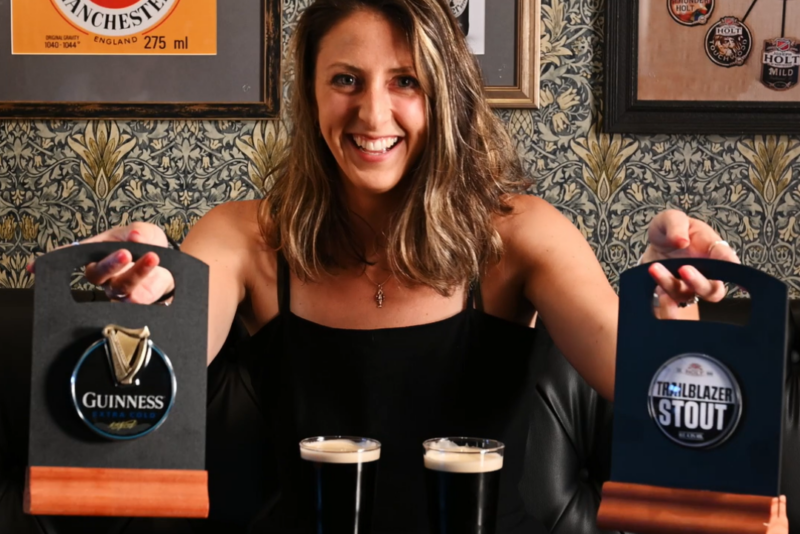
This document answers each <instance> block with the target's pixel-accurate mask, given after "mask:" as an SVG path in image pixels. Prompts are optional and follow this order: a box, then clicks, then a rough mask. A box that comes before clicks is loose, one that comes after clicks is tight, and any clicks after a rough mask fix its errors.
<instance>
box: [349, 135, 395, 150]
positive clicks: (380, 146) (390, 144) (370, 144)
mask: <svg viewBox="0 0 800 534" xmlns="http://www.w3.org/2000/svg"><path fill="white" fill-rule="evenodd" d="M399 139H400V138H399V137H381V138H380V139H375V140H372V139H369V138H367V137H363V136H361V135H354V136H353V141H355V143H356V146H358V148H360V149H361V150H363V151H364V152H373V153H376V154H381V153H386V152H388V151H389V150H390V149H392V148H394V145H396V144H397V142H398V141H399Z"/></svg>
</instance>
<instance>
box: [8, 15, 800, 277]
mask: <svg viewBox="0 0 800 534" xmlns="http://www.w3.org/2000/svg"><path fill="white" fill-rule="evenodd" d="M308 3H309V0H284V4H283V17H284V21H283V23H284V38H286V37H288V35H290V34H291V31H292V29H293V27H294V25H295V24H296V21H297V18H298V15H299V13H300V12H301V11H302V9H303V8H304V7H305V6H306V5H308ZM604 12H605V2H604V1H603V0H543V6H542V18H543V24H542V33H543V35H542V78H541V102H542V106H541V109H539V110H533V111H531V110H508V109H506V110H498V115H499V116H500V117H501V118H502V119H503V120H504V121H505V123H506V124H507V125H508V128H509V130H510V131H511V133H512V134H513V136H514V138H515V140H516V142H517V144H518V147H519V152H520V155H521V157H522V158H523V160H524V162H525V165H526V168H527V170H528V171H529V172H530V173H531V175H533V176H535V177H536V179H537V184H536V186H535V188H534V190H533V191H532V192H533V193H535V194H538V195H541V196H542V197H544V198H545V199H547V200H548V201H549V202H551V203H552V204H554V205H555V206H557V207H558V208H559V209H560V210H561V211H562V212H563V213H564V214H565V215H566V216H567V217H569V218H570V219H571V220H572V221H573V222H574V223H575V224H576V225H577V226H578V228H580V230H581V232H583V234H584V235H585V236H586V238H587V239H588V240H589V242H590V243H591V244H592V246H593V247H594V249H595V251H596V253H597V256H598V258H599V259H600V261H601V262H602V264H603V266H604V268H605V270H606V273H607V275H608V277H609V279H610V280H611V281H612V283H615V282H616V281H617V277H618V275H619V273H620V272H621V271H623V270H625V269H626V268H627V267H629V266H631V265H632V264H634V263H635V262H636V260H637V259H638V257H639V255H640V254H641V252H642V250H643V247H644V239H645V235H644V232H645V229H646V227H647V223H648V222H649V220H650V219H651V218H652V217H653V215H654V214H655V213H657V212H658V211H660V210H662V209H664V208H665V207H677V208H680V209H683V210H685V211H687V212H688V213H690V214H692V215H694V216H696V217H698V218H700V219H702V220H704V221H707V222H709V223H710V224H711V225H712V226H714V227H715V228H716V229H717V230H718V231H719V232H720V233H721V234H722V236H723V237H724V238H726V239H727V240H728V241H729V242H730V243H731V244H732V245H733V246H734V247H735V248H736V249H737V250H738V251H739V253H740V256H741V257H742V259H743V262H744V263H745V264H747V265H750V266H753V267H758V268H760V269H763V270H765V271H767V272H769V273H771V274H773V275H775V276H778V277H780V278H782V279H783V280H785V281H787V282H788V283H789V284H790V285H791V286H792V288H793V289H794V291H795V292H797V291H798V290H800V277H799V276H798V275H799V274H800V258H798V251H799V250H800V248H798V246H797V245H796V238H797V237H798V235H800V223H798V203H800V139H799V138H796V137H785V136H780V137H775V136H767V137H760V136H749V137H722V136H696V135H691V136H689V135H687V136H669V135H657V136H623V135H613V136H609V135H605V134H602V133H600V131H601V128H600V122H601V121H602V106H601V99H602V94H601V87H602V83H603V50H602V49H603V26H604V18H605V16H604ZM284 139H285V134H284V129H283V127H282V125H281V124H280V123H278V122H257V121H119V122H76V121H35V122H31V121H5V122H0V249H1V252H0V287H29V286H30V285H31V284H32V283H33V280H32V277H31V276H30V275H28V274H27V273H26V272H25V269H24V266H25V264H26V263H27V262H28V261H29V260H30V259H31V258H32V257H33V256H35V255H38V254H41V253H42V252H44V251H47V250H50V249H52V248H53V247H55V246H57V245H60V244H65V243H69V242H71V241H73V240H75V239H80V238H83V237H86V236H89V235H92V234H95V233H97V232H100V231H102V230H104V229H106V228H108V227H109V226H111V225H116V224H120V223H125V222H127V221H132V220H147V221H153V222H156V223H158V224H159V225H161V226H162V227H164V228H165V229H166V231H167V232H168V233H169V234H170V235H171V236H172V237H174V238H176V239H180V238H182V237H183V236H184V235H185V233H186V232H187V231H188V229H189V228H190V227H191V226H192V225H193V224H194V223H195V222H196V221H197V220H198V218H200V217H201V216H202V215H203V214H204V213H206V212H207V211H208V210H209V209H210V208H211V207H212V206H214V205H216V204H219V203H221V202H224V201H227V200H234V199H236V200H241V199H251V198H256V197H257V196H258V195H259V191H260V190H261V187H262V185H263V184H262V176H263V172H264V169H265V168H266V167H267V166H268V165H269V163H270V161H271V159H272V158H273V157H274V156H275V155H276V154H277V153H278V152H279V150H280V148H281V146H282V144H283V142H284Z"/></svg>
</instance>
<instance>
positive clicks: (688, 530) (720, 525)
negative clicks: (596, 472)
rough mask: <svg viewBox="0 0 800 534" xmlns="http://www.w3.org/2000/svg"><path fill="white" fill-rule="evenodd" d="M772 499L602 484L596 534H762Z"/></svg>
mask: <svg viewBox="0 0 800 534" xmlns="http://www.w3.org/2000/svg"><path fill="white" fill-rule="evenodd" d="M771 505H772V497H764V496H761V495H739V494H733V493H718V492H714V491H699V490H685V489H674V488H661V487H657V486H645V485H641V484H627V483H621V482H606V483H605V484H603V498H602V499H601V501H600V510H599V511H598V513H597V526H598V527H599V528H600V529H601V530H621V531H625V532H637V533H638V534H674V533H677V532H680V533H681V534H764V533H765V532H766V531H767V527H766V526H765V523H769V517H770V507H771Z"/></svg>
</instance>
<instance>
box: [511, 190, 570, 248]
mask: <svg viewBox="0 0 800 534" xmlns="http://www.w3.org/2000/svg"><path fill="white" fill-rule="evenodd" d="M506 203H507V204H508V205H509V206H510V207H511V212H510V213H508V214H504V215H499V216H497V217H496V218H495V227H496V228H497V231H498V232H500V235H501V237H503V240H504V241H505V240H506V239H509V238H513V237H520V235H518V234H522V235H523V236H524V235H530V234H531V232H532V231H534V230H544V229H546V228H547V227H549V226H551V225H553V224H555V225H557V226H558V225H560V224H562V223H563V222H567V223H569V221H567V220H566V219H565V218H564V216H563V215H562V214H561V212H559V211H558V210H557V209H556V208H555V207H554V206H553V205H552V204H550V203H549V202H547V201H546V200H544V199H543V198H541V197H537V196H535V195H509V196H508V198H506Z"/></svg>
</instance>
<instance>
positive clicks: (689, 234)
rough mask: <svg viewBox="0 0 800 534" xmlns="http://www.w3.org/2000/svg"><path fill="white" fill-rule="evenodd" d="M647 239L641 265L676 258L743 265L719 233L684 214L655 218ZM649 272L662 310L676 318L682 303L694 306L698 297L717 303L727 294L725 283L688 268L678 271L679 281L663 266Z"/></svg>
mask: <svg viewBox="0 0 800 534" xmlns="http://www.w3.org/2000/svg"><path fill="white" fill-rule="evenodd" d="M648 238H649V242H650V244H649V245H648V246H647V249H645V252H644V254H643V255H642V260H641V263H650V262H657V261H658V260H666V259H673V258H711V259H715V260H725V261H731V262H734V263H740V261H739V257H738V256H737V255H736V252H735V251H734V250H733V249H732V248H731V247H730V246H729V245H728V244H727V243H725V242H724V241H723V240H722V238H721V237H720V236H719V234H718V233H717V232H715V231H714V230H713V229H712V228H711V227H710V226H709V225H707V224H706V223H704V222H702V221H699V220H697V219H693V218H691V217H689V216H688V215H686V214H685V213H683V212H682V211H678V210H666V211H662V212H661V213H659V214H658V215H656V217H655V218H654V219H653V221H652V222H651V223H650V228H649V230H648ZM649 272H650V276H652V277H653V279H654V280H655V281H656V283H657V284H658V286H659V287H658V288H657V290H656V292H657V293H658V294H659V296H660V303H661V306H662V307H666V308H667V309H665V310H663V311H665V312H667V313H666V314H665V315H667V316H672V315H674V312H675V311H676V310H677V309H678V306H679V305H680V304H681V303H692V302H694V299H695V296H697V297H698V298H701V299H703V300H707V301H710V302H717V301H719V300H722V299H723V298H724V297H725V294H726V293H727V291H726V289H725V284H724V283H723V282H721V281H719V280H709V279H708V278H706V277H705V276H703V275H702V274H700V272H699V271H698V270H697V269H695V268H694V267H691V266H689V265H684V266H683V267H681V268H680V269H678V273H679V274H680V278H678V277H675V276H673V275H672V273H671V272H670V271H669V270H667V268H666V267H664V266H663V265H661V264H660V263H654V264H653V265H651V266H650V269H649ZM663 315H664V314H662V317H663Z"/></svg>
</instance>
